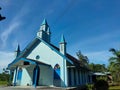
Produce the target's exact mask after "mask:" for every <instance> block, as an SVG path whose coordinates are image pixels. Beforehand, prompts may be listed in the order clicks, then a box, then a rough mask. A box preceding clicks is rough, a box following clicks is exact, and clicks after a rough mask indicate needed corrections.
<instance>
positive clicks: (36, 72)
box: [33, 65, 40, 87]
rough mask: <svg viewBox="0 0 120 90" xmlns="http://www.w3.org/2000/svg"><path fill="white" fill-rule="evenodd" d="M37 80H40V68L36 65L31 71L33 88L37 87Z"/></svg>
mask: <svg viewBox="0 0 120 90" xmlns="http://www.w3.org/2000/svg"><path fill="white" fill-rule="evenodd" d="M39 78H40V68H39V66H38V65H36V66H35V68H34V70H33V86H35V87H36V86H38V85H39Z"/></svg>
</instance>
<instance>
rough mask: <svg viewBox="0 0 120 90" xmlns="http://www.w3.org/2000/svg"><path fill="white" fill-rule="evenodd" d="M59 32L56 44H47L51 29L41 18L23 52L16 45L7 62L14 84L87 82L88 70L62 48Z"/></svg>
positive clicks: (67, 84) (60, 85)
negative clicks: (33, 35) (13, 56)
mask: <svg viewBox="0 0 120 90" xmlns="http://www.w3.org/2000/svg"><path fill="white" fill-rule="evenodd" d="M66 44H67V43H66V41H65V38H64V36H63V35H62V37H61V40H60V42H59V47H56V46H55V45H53V44H52V43H51V31H50V27H49V25H48V23H47V21H46V20H43V22H42V24H41V26H40V29H39V30H38V32H37V35H36V37H35V38H34V39H33V40H32V41H31V42H30V43H29V44H28V45H27V46H26V47H25V49H24V50H23V51H21V50H20V46H19V45H18V47H17V50H16V57H15V59H14V60H13V61H12V62H11V63H10V64H9V65H8V69H9V70H10V75H11V78H12V84H13V85H14V86H34V87H36V86H56V87H72V86H78V85H84V84H87V83H90V82H91V76H90V70H89V69H88V68H87V67H86V66H85V65H81V62H80V61H79V60H77V59H76V58H75V57H73V56H72V55H70V54H68V53H67V51H66V48H67V47H66Z"/></svg>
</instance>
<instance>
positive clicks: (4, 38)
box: [0, 22, 20, 47]
mask: <svg viewBox="0 0 120 90" xmlns="http://www.w3.org/2000/svg"><path fill="white" fill-rule="evenodd" d="M19 26H20V23H19V22H14V23H12V24H10V25H9V27H8V28H6V30H4V32H2V34H1V37H0V39H1V40H2V47H5V46H6V41H7V39H8V37H9V35H10V34H11V33H12V32H13V31H14V30H17V28H18V27H19Z"/></svg>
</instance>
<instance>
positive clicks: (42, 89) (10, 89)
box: [0, 87, 68, 90]
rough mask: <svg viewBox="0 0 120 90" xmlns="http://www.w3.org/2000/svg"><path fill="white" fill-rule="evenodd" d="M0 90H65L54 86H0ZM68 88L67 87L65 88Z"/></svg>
mask: <svg viewBox="0 0 120 90" xmlns="http://www.w3.org/2000/svg"><path fill="white" fill-rule="evenodd" d="M0 90H66V89H65V88H56V87H37V88H33V87H0ZM67 90H68V89H67Z"/></svg>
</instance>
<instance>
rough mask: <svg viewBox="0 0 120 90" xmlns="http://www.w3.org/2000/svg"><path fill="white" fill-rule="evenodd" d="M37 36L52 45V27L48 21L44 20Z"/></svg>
mask: <svg viewBox="0 0 120 90" xmlns="http://www.w3.org/2000/svg"><path fill="white" fill-rule="evenodd" d="M37 36H38V37H39V38H41V39H42V40H44V41H46V42H48V43H50V37H51V32H50V27H49V25H48V24H47V20H46V19H44V20H43V22H42V24H41V26H40V29H39V31H38V32H37Z"/></svg>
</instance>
